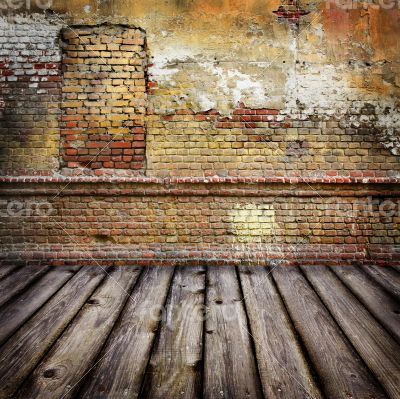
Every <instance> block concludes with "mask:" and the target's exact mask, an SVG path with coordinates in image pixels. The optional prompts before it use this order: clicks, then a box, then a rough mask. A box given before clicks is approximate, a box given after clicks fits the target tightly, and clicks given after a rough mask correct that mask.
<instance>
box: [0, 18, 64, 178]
mask: <svg viewBox="0 0 400 399" xmlns="http://www.w3.org/2000/svg"><path fill="white" fill-rule="evenodd" d="M59 30H60V26H59V23H57V22H54V21H53V22H49V21H47V20H45V19H43V18H34V17H32V18H29V17H18V18H16V19H12V20H11V22H10V21H9V20H7V19H6V18H1V17H0V148H1V157H0V173H1V174H3V175H4V174H8V175H18V174H29V175H32V174H33V175H34V174H52V173H54V172H55V171H57V170H58V153H59V149H58V146H59V140H60V131H59V114H60V99H61V98H60V95H61V64H60V61H61V51H60V48H59V45H58V41H57V35H58V33H59Z"/></svg>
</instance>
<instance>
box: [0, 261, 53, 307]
mask: <svg viewBox="0 0 400 399" xmlns="http://www.w3.org/2000/svg"><path fill="white" fill-rule="evenodd" d="M47 270H48V267H45V266H29V267H28V266H26V267H21V268H19V269H17V270H16V271H15V272H14V273H12V274H10V275H8V276H6V277H5V278H4V279H3V280H1V281H0V292H1V296H0V306H2V305H4V304H5V303H6V302H7V301H9V300H10V299H11V298H12V297H13V296H15V295H18V294H19V293H20V292H21V291H23V290H24V289H25V288H26V287H27V286H28V285H29V284H31V283H32V282H33V281H34V280H36V279H37V278H39V277H40V276H42V275H43V274H44V273H46V272H47Z"/></svg>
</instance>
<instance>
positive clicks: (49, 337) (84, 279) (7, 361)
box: [0, 267, 104, 398]
mask: <svg viewBox="0 0 400 399" xmlns="http://www.w3.org/2000/svg"><path fill="white" fill-rule="evenodd" d="M103 277H104V271H103V270H102V269H100V268H92V267H90V268H83V269H81V270H80V271H79V272H78V273H77V274H76V275H75V276H74V277H73V278H72V279H71V280H69V281H68V283H67V284H66V285H64V287H63V288H62V289H61V290H60V291H59V292H58V293H57V295H55V296H54V297H53V298H52V299H51V300H50V301H49V302H47V303H46V305H45V306H44V307H43V308H42V309H41V310H40V312H38V313H37V314H36V315H35V316H34V317H32V318H31V319H30V320H29V321H28V322H27V323H25V324H24V325H23V326H22V327H21V328H20V329H19V330H18V331H17V332H16V333H15V334H14V335H13V336H12V337H11V338H10V339H9V340H8V341H6V342H5V344H4V345H3V346H2V347H1V348H0V398H9V397H11V396H12V395H13V393H14V392H15V391H16V390H17V389H18V387H19V386H20V384H21V383H22V382H23V380H24V379H25V378H26V377H27V376H28V374H29V373H30V372H31V371H32V370H33V369H34V367H35V366H36V364H37V363H38V361H39V360H40V359H41V358H42V357H43V355H44V354H45V353H46V351H47V350H48V349H49V347H50V346H51V344H52V343H53V342H54V341H55V340H56V339H57V337H58V336H59V335H60V334H61V333H62V331H63V330H64V328H65V327H66V326H67V325H68V323H69V322H70V321H71V320H72V319H73V317H74V316H75V315H76V313H77V312H78V311H79V309H80V308H81V307H82V305H83V304H84V303H85V302H86V299H87V298H88V297H89V296H90V294H91V293H92V292H93V290H94V289H95V288H96V286H97V285H98V284H99V283H100V281H101V280H102V279H103Z"/></svg>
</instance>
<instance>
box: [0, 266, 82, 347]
mask: <svg viewBox="0 0 400 399" xmlns="http://www.w3.org/2000/svg"><path fill="white" fill-rule="evenodd" d="M76 271H78V269H76V268H72V267H57V268H52V269H50V270H49V271H48V272H47V273H46V274H45V275H44V276H42V277H41V278H39V280H38V281H37V282H35V283H34V284H33V285H32V287H30V288H29V289H28V290H26V291H24V292H23V293H22V294H20V295H19V296H18V297H17V298H15V300H13V301H11V302H9V303H8V304H6V305H4V306H3V307H2V308H1V309H0V344H2V343H3V342H4V341H5V340H6V339H7V338H8V337H10V335H11V334H12V333H13V332H15V331H16V330H17V328H18V327H20V326H21V325H22V324H23V323H24V322H25V321H26V320H28V319H29V318H30V317H31V316H32V315H33V314H34V313H35V312H36V311H37V310H38V309H39V308H40V307H41V306H42V305H43V304H44V303H46V302H47V300H48V299H49V298H50V297H51V296H52V295H53V294H54V293H56V292H57V291H58V290H59V289H60V288H61V287H62V286H63V285H64V284H65V283H66V282H67V281H68V280H69V279H70V278H72V276H73V275H74V274H75V272H76Z"/></svg>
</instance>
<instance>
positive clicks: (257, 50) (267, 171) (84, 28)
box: [0, 3, 400, 261]
mask: <svg viewBox="0 0 400 399" xmlns="http://www.w3.org/2000/svg"><path fill="white" fill-rule="evenodd" d="M99 4H100V3H99ZM263 4H264V3H263ZM143 7H145V6H143ZM136 11H137V13H138V16H137V17H136V16H132V15H130V14H129V16H128V17H127V18H126V19H124V18H119V17H118V18H117V17H115V16H113V17H110V18H109V20H112V21H113V22H115V24H111V23H103V21H104V18H100V17H98V16H93V18H92V17H90V18H89V17H88V16H84V17H82V16H79V17H73V16H70V17H68V18H69V19H68V18H67V17H66V16H65V15H62V17H63V18H65V21H63V20H62V18H61V17H60V16H59V15H57V14H56V15H55V16H53V17H49V16H44V15H40V16H39V15H34V16H30V17H28V16H25V17H21V16H17V17H12V18H11V17H10V18H7V19H6V18H2V19H1V20H0V22H1V23H0V30H1V33H2V36H0V72H1V76H0V87H1V98H0V118H1V120H0V122H1V123H0V140H1V143H0V144H1V150H2V155H3V156H2V157H1V160H0V170H1V173H2V174H3V175H8V177H5V178H4V179H3V180H2V181H0V185H1V187H2V192H1V193H0V195H1V204H0V205H1V207H2V212H1V214H0V218H1V222H2V223H1V224H0V237H1V242H2V247H1V248H2V251H3V254H4V256H3V255H2V256H3V258H4V259H14V258H15V257H22V258H23V257H29V256H33V257H36V258H37V259H39V258H42V259H48V258H49V257H55V258H57V259H58V260H63V259H64V258H67V257H69V258H71V257H72V258H73V257H76V258H84V257H86V258H87V256H89V258H90V256H92V255H91V254H93V251H95V252H96V254H97V255H96V256H98V257H99V258H101V257H108V256H111V257H112V256H116V257H117V258H119V257H124V256H125V255H124V253H125V254H128V255H127V256H128V257H129V258H130V259H133V260H134V259H136V260H141V261H143V260H144V259H153V260H156V259H160V258H163V257H169V258H170V259H175V258H179V257H183V258H184V257H185V256H187V257H188V258H193V257H194V258H198V259H200V260H202V261H204V260H207V259H208V258H210V257H213V256H214V255H215V254H218V257H219V258H220V259H227V258H232V257H233V258H238V259H240V260H241V261H243V259H244V258H246V257H249V254H250V253H257V254H258V255H257V256H259V258H260V259H261V258H262V257H264V258H265V257H267V258H268V259H269V258H274V257H279V256H281V257H282V256H283V257H285V258H290V257H300V258H301V257H302V256H303V255H302V254H305V255H304V256H303V258H304V259H312V258H313V259H316V258H317V257H324V256H325V255H326V256H327V257H329V258H330V259H335V258H336V257H337V254H338V253H340V254H341V256H340V259H350V260H357V259H363V260H365V259H379V260H382V259H383V260H385V259H386V260H389V261H391V260H395V259H398V252H399V245H400V241H399V222H400V221H399V215H400V210H399V195H398V193H399V190H398V187H399V182H400V180H399V179H400V162H399V160H400V159H399V156H398V155H396V154H398V148H399V146H398V131H399V130H398V129H399V126H400V118H399V115H400V113H399V106H398V100H397V99H398V94H399V84H398V79H396V78H395V77H393V74H395V73H396V71H398V70H399V69H398V64H399V63H398V52H396V51H394V50H393V48H394V47H395V46H396V44H392V46H391V47H390V49H391V50H390V49H389V50H390V51H389V50H387V48H389V47H387V48H386V47H385V51H387V54H386V53H385V54H383V53H382V54H383V55H382V54H380V55H379V54H378V55H379V56H378V55H376V58H374V59H373V60H370V61H368V62H366V61H365V62H364V58H363V57H364V55H360V54H358V53H357V54H356V49H357V48H361V47H360V46H358V47H357V46H356V45H354V47H352V48H353V50H354V52H353V53H354V58H356V59H355V60H351V62H349V60H348V58H344V61H343V59H341V58H340V57H339V58H338V60H337V61H336V58H329V57H331V55H329V53H330V51H332V43H330V44H329V45H328V44H326V43H323V41H322V39H321V38H322V37H324V36H323V35H322V34H321V35H320V34H319V33H318V32H319V31H318V29H317V28H316V27H315V26H314V27H312V29H314V30H313V31H312V32H311V33H309V36H308V38H309V39H310V40H307V41H305V44H304V43H298V45H299V46H297V47H298V48H299V49H298V50H297V47H296V46H294V44H295V38H294V37H291V36H288V32H287V31H286V30H285V29H286V28H285V27H284V26H283V25H279V26H276V25H275V22H274V20H273V19H272V18H273V16H272V15H271V16H270V19H268V21H269V22H268V24H269V25H268V24H265V25H262V26H261V22H260V21H259V20H256V19H254V18H253V17H252V16H249V15H246V16H242V17H240V18H239V17H237V16H236V17H237V18H236V17H235V16H234V15H233V14H232V15H233V16H232V15H231V14H230V13H227V14H223V16H225V17H226V20H225V19H224V23H223V24H222V22H221V20H218V18H217V17H216V16H215V15H214V14H211V13H208V14H207V16H206V17H204V15H203V14H201V15H199V16H198V18H197V19H195V18H194V17H193V16H191V17H188V15H187V14H184V15H183V14H182V15H180V14H178V13H175V14H171V15H167V12H166V11H165V12H166V14H165V15H164V14H162V15H161V14H159V15H158V14H157V13H156V12H155V11H154V10H152V11H147V13H148V14H146V15H145V16H144V17H143V16H140V14H141V12H142V11H143V10H142V8H140V9H137V10H136ZM130 12H131V11H130ZM268 13H269V14H270V12H269V11H268ZM156 14H157V18H153V17H154V15H156ZM269 14H268V15H269ZM177 15H180V17H179V18H178V17H177ZM221 15H222V14H221ZM235 15H236V14H235ZM204 18H205V19H204ZM215 18H217V20H215ZM232 18H233V19H232ZM235 18H236V19H235ZM268 18H269V17H268ZM365 20H366V19H365ZM85 21H86V25H76V24H77V23H80V24H82V23H84V22H85ZM127 21H128V22H127ZM226 21H228V22H226ZM371 21H372V19H371ZM183 22H185V23H183ZM190 22H192V23H190ZM220 22H221V23H220ZM125 23H126V24H125ZM226 23H229V24H231V25H229V29H230V30H226V26H225V25H224V24H226ZM262 23H263V24H264V22H262ZM319 23H322V22H319ZM67 24H68V25H70V28H67V27H66V25H67ZM198 24H200V25H201V26H199V25H198ZM272 24H274V25H273V29H272V28H271V25H272ZM134 26H135V27H136V28H134ZM177 26H178V28H177ZM186 26H190V27H191V29H190V30H188V29H186ZM318 26H319V25H318ZM391 26H392V25H391ZM142 28H143V29H142ZM269 28H271V29H269ZM368 29H370V28H368ZM368 29H367V28H366V31H369V30H368ZM371 29H372V28H371ZM371 31H372V30H371ZM226 32H230V33H229V34H227V33H226ZM274 35H277V37H278V36H279V37H280V38H281V39H282V37H283V38H285V40H277V37H275V36H274ZM374 40H375V39H374ZM371 43H374V42H373V41H372V39H371ZM275 45H276V47H275ZM371 46H372V44H371ZM373 46H375V47H374V51H378V47H376V43H375V44H373ZM379 48H381V47H379ZM278 49H279V50H280V51H281V55H279V54H277V50H278ZM392 50H393V51H392ZM335 51H338V46H336V47H335ZM379 51H380V50H379ZM382 51H383V50H382ZM386 56H387V57H386ZM271 57H272V58H271ZM371 57H372V56H371ZM385 57H386V58H387V59H388V61H387V62H386V61H382V60H383V59H386V58H385ZM300 59H302V61H301V62H300ZM272 61H273V62H274V65H271V62H272ZM278 62H279V65H277V63H278ZM35 174H40V175H49V177H48V178H43V179H42V180H40V179H39V180H38V179H36V180H35V179H33V178H31V177H22V176H24V175H25V176H26V175H28V176H32V175H35ZM9 175H17V176H21V177H18V178H10V176H9ZM82 175H84V176H86V177H82ZM132 176H135V177H132ZM32 179H33V180H32ZM85 179H86V180H85ZM386 206H389V207H394V209H389V212H386V210H385V207H386ZM43 207H44V208H43ZM381 208H382V209H381ZM43 209H49V210H50V211H51V212H50V213H46V212H45V213H43ZM67 250H68V251H69V252H66V251H67ZM21 254H22V255H21ZM87 254H89V255H87ZM109 254H111V255H109ZM113 254H114V255H113ZM282 254H283V255H282ZM293 254H295V256H294V255H293ZM372 254H373V255H372ZM379 254H380V255H379ZM13 257H14V258H13Z"/></svg>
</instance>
